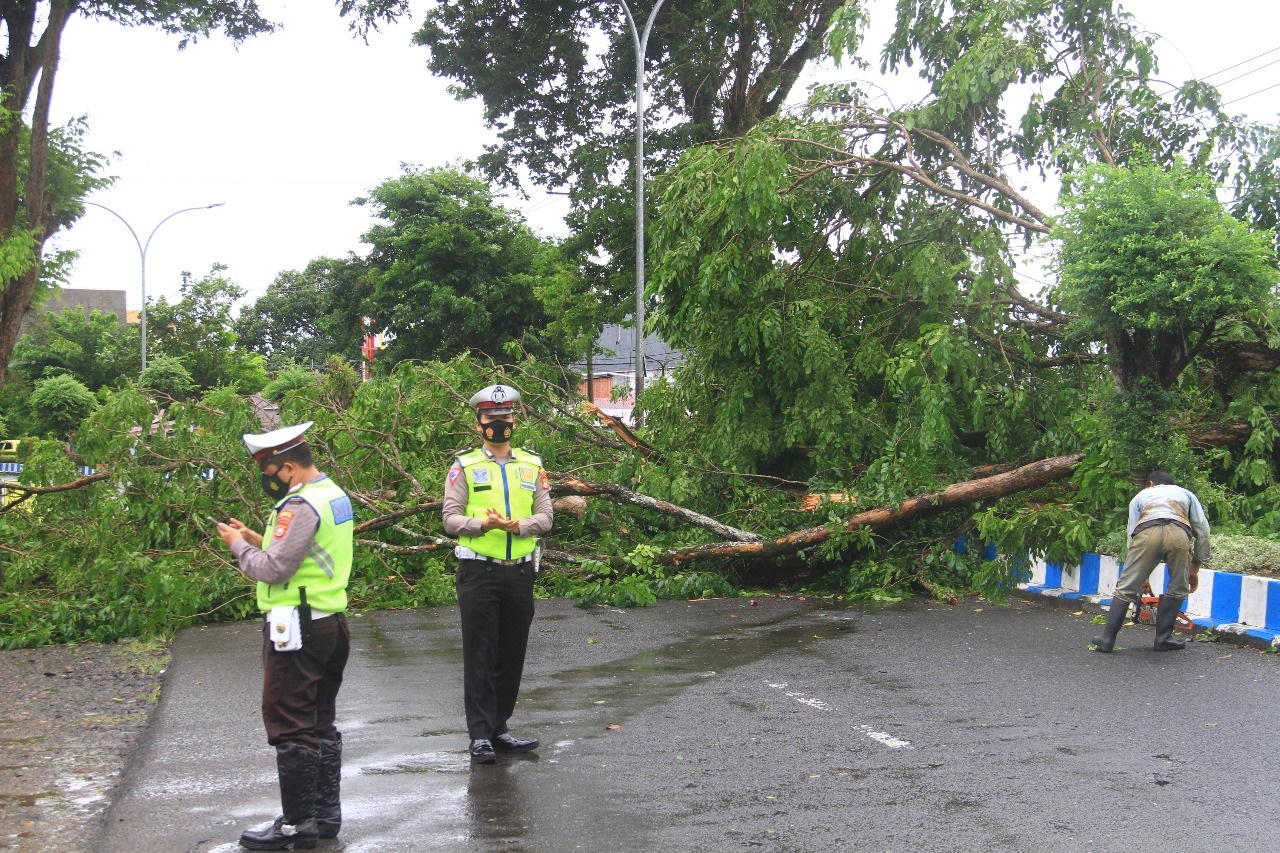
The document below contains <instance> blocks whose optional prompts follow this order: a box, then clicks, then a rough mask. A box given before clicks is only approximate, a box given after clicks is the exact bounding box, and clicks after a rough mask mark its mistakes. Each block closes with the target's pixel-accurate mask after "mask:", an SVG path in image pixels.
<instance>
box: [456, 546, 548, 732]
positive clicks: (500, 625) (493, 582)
mask: <svg viewBox="0 0 1280 853" xmlns="http://www.w3.org/2000/svg"><path fill="white" fill-rule="evenodd" d="M457 589H458V608H459V610H460V611H461V614H462V672H463V675H462V696H463V706H464V707H465V709H466V713H467V732H468V734H469V735H470V736H471V739H472V740H480V739H492V738H493V737H494V736H496V735H500V734H505V733H506V731H507V720H508V719H510V718H511V713H512V712H513V711H514V710H515V707H516V696H517V694H519V692H520V676H521V674H522V673H523V672H524V655H525V650H526V649H527V648H528V645H529V626H530V625H531V624H533V563H531V562H526V563H521V564H519V565H516V566H500V565H497V564H495V563H488V562H485V561H483V560H459V561H458V575H457Z"/></svg>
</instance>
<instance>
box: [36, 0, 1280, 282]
mask: <svg viewBox="0 0 1280 853" xmlns="http://www.w3.org/2000/svg"><path fill="white" fill-rule="evenodd" d="M604 1H605V0H602V2H604ZM668 2H680V0H668ZM261 5H262V7H263V9H264V11H265V13H266V14H267V15H268V17H270V18H271V19H273V20H276V21H279V22H282V23H283V25H284V26H283V29H282V30H281V31H279V32H276V33H273V34H271V35H267V36H259V37H257V38H254V39H251V40H249V41H248V42H246V43H245V44H244V45H243V46H242V47H241V48H240V49H239V50H238V51H237V50H235V49H233V48H232V47H231V46H230V45H229V44H228V43H227V42H226V40H225V39H222V38H215V39H212V40H210V41H208V42H202V43H199V44H197V45H195V46H193V47H190V48H188V49H187V50H185V51H182V52H179V51H178V50H177V40H176V39H175V38H173V37H170V36H165V35H164V34H163V33H160V32H159V31H156V30H149V29H134V30H130V29H126V28H122V27H118V26H110V25H106V24H101V23H97V22H94V21H89V20H85V19H83V18H79V17H77V18H73V20H72V22H71V23H70V24H69V25H68V27H67V32H66V36H65V38H64V40H63V50H62V57H63V59H62V65H61V68H60V70H59V73H58V78H57V85H56V88H55V93H54V103H53V107H54V119H55V121H57V122H61V121H65V120H66V119H68V118H70V117H72V116H79V115H87V116H88V118H89V121H90V124H91V132H90V135H89V139H88V147H89V148H90V149H91V150H96V151H99V152H103V153H107V152H119V156H118V157H115V158H114V159H113V162H112V165H111V167H110V169H109V173H110V174H113V175H116V176H117V177H118V180H117V182H116V183H115V185H114V186H112V187H110V188H108V189H106V190H102V191H100V192H98V193H96V194H95V195H94V196H92V200H93V201H96V202H99V203H101V204H104V205H106V206H108V207H110V208H112V209H113V210H115V211H116V212H117V213H119V214H120V215H121V216H123V217H124V218H125V219H126V220H128V222H129V223H130V224H131V225H132V226H133V228H134V230H135V231H136V232H137V234H138V237H139V239H140V240H142V241H143V242H144V243H145V242H146V241H147V238H148V235H150V234H151V233H152V229H153V228H155V226H156V225H157V224H158V223H159V222H160V221H161V220H162V219H164V218H165V217H166V216H168V215H169V214H170V213H173V212H174V211H176V210H179V209H181V208H185V207H194V206H198V205H206V204H212V203H216V202H224V203H225V206H224V207H220V208H216V209H212V210H196V211H191V212H188V213H182V214H181V215H179V216H176V217H174V218H173V219H171V220H169V221H168V222H166V223H165V224H164V226H163V227H162V228H160V229H159V230H158V231H156V233H155V237H154V239H153V240H152V242H151V244H150V247H149V249H148V251H147V295H148V297H149V298H151V299H154V298H156V297H157V296H160V295H165V296H167V297H169V298H171V299H172V298H174V297H175V296H176V295H177V292H178V284H179V282H180V273H181V272H182V271H183V270H190V271H191V272H193V273H194V274H196V275H197V276H200V275H203V274H205V273H207V272H208V271H209V269H210V267H211V266H212V264H214V263H215V262H219V263H223V264H225V265H227V266H228V267H229V269H228V271H227V273H226V275H228V276H229V277H230V278H231V279H232V280H233V281H234V282H236V283H237V284H238V285H240V286H241V287H243V288H244V289H246V290H247V291H248V292H249V296H248V299H249V300H250V301H251V300H253V299H255V298H257V297H258V296H260V295H261V294H262V293H263V292H264V291H265V290H266V287H267V285H268V284H269V283H270V282H271V281H272V279H274V278H275V276H276V274H277V273H279V272H281V271H283V270H287V269H301V268H302V267H304V266H305V265H306V264H307V262H308V261H310V260H312V259H313V258H317V257H320V256H337V257H341V256H344V255H345V254H346V253H347V252H348V251H353V250H354V251H357V252H359V251H361V244H360V235H361V234H362V233H363V232H364V231H365V230H366V229H367V228H368V227H369V225H370V224H371V222H370V218H369V215H368V210H367V208H363V207H353V206H351V205H350V204H348V202H349V201H350V200H351V199H352V198H355V197H356V196H359V195H361V194H363V193H364V192H366V191H368V190H369V189H371V188H372V187H374V186H376V185H377V184H379V183H381V182H382V181H384V180H386V179H387V178H390V177H393V176H395V175H396V174H398V173H399V168H400V164H401V163H402V162H404V163H412V164H418V165H422V166H428V167H430V166H440V165H447V164H449V163H451V162H453V161H455V160H459V159H463V158H468V157H473V156H475V155H477V154H479V153H480V151H481V149H482V146H483V145H484V144H485V142H487V141H489V140H490V139H491V138H492V134H491V132H490V131H488V130H486V129H485V127H484V125H483V122H482V121H481V117H480V107H479V105H478V104H477V103H474V102H473V103H459V102H457V101H455V100H454V99H453V97H452V96H451V95H449V94H448V92H447V91H446V85H447V81H445V80H441V79H435V78H432V77H431V76H430V74H429V73H428V71H427V68H426V58H427V55H426V51H425V49H423V48H420V47H414V46H413V45H411V44H410V38H411V36H412V33H413V32H414V30H415V29H416V28H417V21H406V22H402V23H401V24H398V25H396V26H393V27H390V28H387V29H386V30H384V32H382V33H375V34H373V35H372V36H371V37H370V39H369V44H368V45H365V44H364V43H363V42H362V41H360V40H359V39H358V38H355V37H354V36H353V35H352V34H351V33H350V32H349V31H348V30H347V27H346V25H345V23H343V22H342V21H341V20H340V19H339V18H338V15H337V12H336V9H335V8H334V4H333V3H330V2H326V0H292V2H289V0H264V2H262V4H261ZM1124 5H1125V6H1126V7H1127V8H1129V9H1130V10H1131V11H1133V12H1134V13H1135V15H1136V16H1137V17H1138V19H1139V20H1140V21H1142V22H1143V23H1144V24H1145V25H1146V26H1147V28H1148V29H1150V30H1152V31H1154V32H1157V33H1160V34H1161V35H1163V36H1164V37H1165V41H1164V42H1162V44H1161V45H1160V48H1159V51H1160V55H1161V77H1162V78H1164V79H1168V80H1171V81H1173V82H1180V81H1181V80H1183V79H1185V78H1186V77H1188V76H1191V75H1198V76H1201V77H1204V76H1206V75H1210V74H1213V73H1214V72H1217V71H1220V70H1222V69H1224V68H1227V67H1228V66H1231V65H1234V64H1236V63H1239V62H1242V61H1243V60H1247V59H1249V58H1251V57H1255V56H1257V55H1259V54H1264V53H1266V52H1267V51H1271V50H1272V49H1273V48H1280V27H1277V26H1276V25H1277V24H1278V23H1280V11H1278V9H1280V4H1277V3H1275V2H1274V0H1218V2H1214V3H1211V4H1206V3H1204V2H1195V3H1192V2H1188V1H1187V0H1134V2H1130V3H1126V4H1124ZM892 6H893V4H892V2H891V0H873V9H874V12H873V20H874V21H875V22H877V23H878V24H879V25H880V26H877V27H876V30H877V31H878V32H881V33H882V32H883V29H882V28H883V26H884V25H885V24H887V22H888V21H887V19H886V18H885V17H884V16H885V15H889V16H891V15H892ZM418 8H419V9H421V8H423V7H422V6H421V5H420V4H419V5H418ZM879 47H880V45H879V43H878V40H876V39H872V40H871V43H869V44H868V45H867V46H866V48H865V49H864V51H863V53H864V55H865V56H867V57H868V58H870V59H871V60H872V62H873V65H877V66H878V58H877V57H878V53H879ZM1268 63H1277V64H1272V65H1270V66H1268ZM1238 75H1244V76H1240V77H1239V79H1234V80H1233V79H1232V78H1236V77H1237V76H1238ZM822 76H824V77H829V76H830V72H826V73H823V75H822ZM1210 82H1214V83H1218V84H1220V85H1221V86H1222V90H1223V92H1224V94H1225V96H1226V98H1227V100H1232V99H1233V98H1240V99H1241V100H1239V101H1237V102H1236V103H1233V104H1232V105H1231V108H1232V109H1233V110H1238V111H1240V112H1247V113H1248V114H1249V115H1250V116H1252V117H1253V118H1255V119H1258V120H1265V121H1276V120H1277V115H1278V114H1280V50H1276V51H1275V52H1274V53H1271V54H1269V55H1266V56H1263V57H1262V58H1261V59H1257V60H1255V61H1253V62H1251V63H1246V64H1244V65H1242V66H1241V67H1239V68H1237V69H1235V70H1234V71H1230V72H1227V73H1224V74H1221V75H1219V76H1217V77H1214V78H1213V79H1212V80H1211V81H1210ZM889 86H890V88H891V89H892V90H893V91H894V92H895V94H896V96H897V97H898V98H899V99H901V100H906V99H908V98H910V97H912V96H913V95H914V94H915V93H918V91H919V88H918V87H919V84H918V83H914V82H913V83H910V84H908V83H897V84H892V83H891V84H889ZM1267 87H1275V88H1271V89H1269V90H1268V91H1260V90H1264V89H1267ZM1255 92H1257V93H1258V94H1253V93H1255ZM797 96H800V97H802V96H803V92H798V93H797ZM510 203H511V206H514V207H518V208H520V209H522V210H523V211H524V213H525V215H526V218H527V219H528V221H529V222H530V223H531V224H532V225H533V226H534V227H535V228H536V229H538V230H539V231H541V232H542V233H544V234H548V235H553V234H563V232H564V226H563V222H562V221H561V217H562V216H563V214H564V212H565V210H566V205H565V202H564V199H563V197H554V196H547V195H544V194H541V193H534V194H533V196H532V197H531V198H530V199H529V200H528V201H519V200H516V199H512V200H511V202H510ZM56 244H57V245H58V246H60V247H62V248H69V249H76V250H78V251H79V252H80V253H81V257H80V260H79V261H78V263H77V265H76V269H75V271H74V273H73V275H72V278H71V280H70V282H69V286H70V287H78V288H112V289H124V290H126V291H127V292H128V302H129V307H131V308H136V307H138V305H139V304H140V294H139V253H138V248H137V246H136V245H135V243H134V242H133V238H132V237H131V236H130V235H129V233H128V231H127V230H126V228H125V226H124V225H123V224H121V223H120V221H119V220H117V219H116V218H115V217H113V216H111V215H110V214H109V213H107V212H106V211H103V210H99V209H96V208H92V207H91V208H89V212H88V213H87V214H86V215H85V217H84V218H83V219H82V220H81V221H80V222H78V223H77V224H76V225H75V226H74V228H73V229H72V230H71V231H69V232H67V233H65V234H63V235H60V236H59V237H58V238H57V240H56Z"/></svg>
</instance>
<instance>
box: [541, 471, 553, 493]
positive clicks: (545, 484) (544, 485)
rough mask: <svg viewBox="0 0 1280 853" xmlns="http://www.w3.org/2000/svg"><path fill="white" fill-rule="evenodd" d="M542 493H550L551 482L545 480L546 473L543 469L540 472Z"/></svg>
mask: <svg viewBox="0 0 1280 853" xmlns="http://www.w3.org/2000/svg"><path fill="white" fill-rule="evenodd" d="M542 491H544V492H549V491H551V480H550V479H548V478H547V471H546V469H545V468H544V469H543V470H542Z"/></svg>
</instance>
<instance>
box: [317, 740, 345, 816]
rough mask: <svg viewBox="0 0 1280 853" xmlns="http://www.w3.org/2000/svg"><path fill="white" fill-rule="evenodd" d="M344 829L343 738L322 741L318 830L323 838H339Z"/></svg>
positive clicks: (318, 788)
mask: <svg viewBox="0 0 1280 853" xmlns="http://www.w3.org/2000/svg"><path fill="white" fill-rule="evenodd" d="M341 828H342V737H341V735H339V737H338V740H321V741H320V774H319V775H318V776H317V777H316V830H317V831H318V832H319V834H320V837H321V838H337V837H338V830H339V829H341Z"/></svg>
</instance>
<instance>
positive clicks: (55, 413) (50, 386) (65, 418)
mask: <svg viewBox="0 0 1280 853" xmlns="http://www.w3.org/2000/svg"><path fill="white" fill-rule="evenodd" d="M97 406H98V401H97V400H96V399H94V396H93V394H92V393H91V392H90V391H89V389H88V388H86V387H84V385H83V384H82V383H81V382H80V381H79V380H77V379H75V378H74V377H71V376H66V375H63V376H54V377H52V378H50V379H41V380H40V381H39V382H37V383H36V386H35V390H34V391H32V392H31V411H32V412H33V413H34V415H35V417H36V420H37V423H38V424H39V426H40V428H41V432H45V433H49V434H52V435H54V436H56V437H58V438H61V439H66V438H68V437H69V436H70V435H71V433H73V432H75V431H76V428H77V427H78V426H80V422H81V421H83V420H84V419H85V418H86V417H88V416H89V413H90V412H92V411H93V410H94V409H95V408H97Z"/></svg>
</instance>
